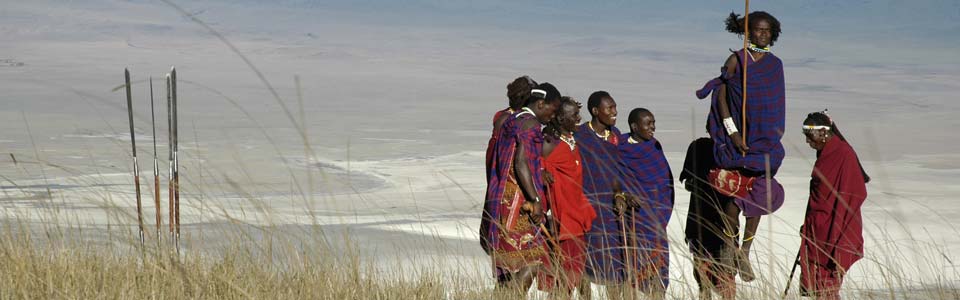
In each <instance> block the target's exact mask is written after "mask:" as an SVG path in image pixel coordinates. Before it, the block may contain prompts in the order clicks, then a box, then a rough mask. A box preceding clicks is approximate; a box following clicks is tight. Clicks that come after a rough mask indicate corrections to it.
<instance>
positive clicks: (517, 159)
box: [513, 120, 540, 215]
mask: <svg viewBox="0 0 960 300" xmlns="http://www.w3.org/2000/svg"><path fill="white" fill-rule="evenodd" d="M534 126H537V127H539V126H540V124H539V123H538V122H537V121H536V120H526V121H524V122H523V125H522V127H523V130H529V129H530V128H533V127H534ZM515 153H516V155H514V156H513V168H514V170H516V172H517V173H516V175H517V184H518V185H520V190H521V191H523V195H524V199H527V202H528V203H529V202H533V201H537V200H539V197H540V196H539V195H538V194H537V188H536V187H535V186H534V183H533V171H532V170H530V165H529V164H528V161H529V158H528V157H527V153H526V148H525V147H524V145H523V143H521V142H520V141H517V150H516V152H515ZM524 207H525V209H524V210H527V211H531V210H533V211H531V212H532V213H533V214H534V215H537V214H538V213H539V212H538V211H536V210H535V208H539V207H540V205H533V206H532V208H528V207H527V205H526V203H524Z"/></svg>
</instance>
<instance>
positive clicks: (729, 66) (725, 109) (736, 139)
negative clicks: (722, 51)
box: [718, 53, 750, 152]
mask: <svg viewBox="0 0 960 300" xmlns="http://www.w3.org/2000/svg"><path fill="white" fill-rule="evenodd" d="M736 55H737V54H736V53H734V54H730V57H728V58H727V62H726V63H724V64H723V68H724V69H726V71H727V74H732V73H733V72H736V70H737V57H736ZM718 100H719V101H718V102H719V103H718V104H719V106H720V107H719V108H720V118H721V119H726V118H731V117H732V116H731V115H730V102H729V101H728V99H727V84H726V83H721V84H720V95H719V96H718ZM741 113H746V112H741ZM743 125H744V124H740V126H741V127H742V126H743ZM737 129H739V130H743V129H742V128H737ZM730 139H731V140H733V145H734V146H737V148H738V149H740V151H741V152H747V150H750V148H749V147H747V145H746V144H745V143H744V142H743V136H741V133H740V131H737V132H734V133H733V134H731V135H730Z"/></svg>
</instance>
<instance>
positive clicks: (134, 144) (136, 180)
mask: <svg viewBox="0 0 960 300" xmlns="http://www.w3.org/2000/svg"><path fill="white" fill-rule="evenodd" d="M123 77H124V84H125V86H126V89H127V117H129V121H130V147H131V149H132V150H133V185H134V186H135V187H136V190H137V225H138V226H139V229H140V245H141V246H143V204H142V203H141V202H140V201H141V200H140V167H139V166H138V163H137V139H136V137H135V136H134V132H133V97H132V96H131V93H130V70H127V69H123Z"/></svg>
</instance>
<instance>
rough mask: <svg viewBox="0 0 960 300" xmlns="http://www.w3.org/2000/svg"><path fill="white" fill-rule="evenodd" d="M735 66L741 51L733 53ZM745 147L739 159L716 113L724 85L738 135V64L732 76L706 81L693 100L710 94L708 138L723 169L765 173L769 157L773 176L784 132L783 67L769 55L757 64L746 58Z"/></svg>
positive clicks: (779, 157)
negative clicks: (710, 139)
mask: <svg viewBox="0 0 960 300" xmlns="http://www.w3.org/2000/svg"><path fill="white" fill-rule="evenodd" d="M736 56H737V58H738V62H739V61H742V60H743V50H740V51H737V52H736ZM747 62H748V63H747V66H748V68H747V126H746V135H747V146H749V147H750V150H749V151H748V152H747V154H746V155H745V156H744V155H741V154H740V151H739V150H737V147H736V146H734V145H733V141H731V140H730V136H728V135H727V132H726V129H724V127H723V120H722V119H721V117H720V111H719V108H720V107H719V104H718V102H717V101H718V99H719V94H720V93H719V92H720V85H721V84H723V83H726V84H727V100H728V102H729V108H730V115H731V116H732V117H733V120H734V123H736V124H737V128H738V129H740V131H741V132H743V131H744V127H743V125H742V124H740V123H741V107H742V103H743V102H742V98H743V97H742V93H741V87H742V86H743V84H742V78H743V75H741V74H742V73H741V72H742V70H743V68H742V67H741V66H742V63H738V67H737V69H736V71H735V72H734V73H733V74H729V73H728V72H726V68H724V70H723V71H721V73H720V77H717V78H714V79H713V80H710V81H709V82H707V84H705V85H704V86H703V88H702V89H700V90H698V91H697V98H700V99H704V98H706V97H707V95H710V94H712V95H713V96H712V97H711V101H712V104H711V108H710V114H709V116H708V118H707V124H708V126H709V131H710V137H711V138H712V139H713V141H714V148H713V149H714V151H713V154H714V159H715V160H716V162H717V165H719V166H720V167H721V168H724V169H731V170H735V169H746V170H750V171H754V172H759V173H763V172H765V170H766V162H765V156H767V155H769V157H770V171H771V174H776V173H777V170H778V169H780V164H781V163H782V162H783V157H784V154H785V153H784V150H783V144H782V143H781V142H780V138H781V137H782V136H783V132H784V122H785V118H786V117H785V113H786V106H785V101H786V96H785V92H784V81H783V63H782V62H781V61H780V58H777V57H776V56H775V55H773V53H767V54H766V55H764V56H763V58H761V59H760V60H759V61H756V62H753V61H752V59H750V58H747Z"/></svg>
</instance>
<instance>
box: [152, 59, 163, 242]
mask: <svg viewBox="0 0 960 300" xmlns="http://www.w3.org/2000/svg"><path fill="white" fill-rule="evenodd" d="M153 102H154V101H153V77H150V124H151V127H153V206H154V208H155V209H156V212H157V213H156V217H157V243H159V242H160V236H161V234H160V231H161V230H160V228H161V226H163V225H162V224H163V219H162V218H163V213H162V212H161V211H160V164H159V163H158V162H157V118H156V114H155V110H154V107H153Z"/></svg>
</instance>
